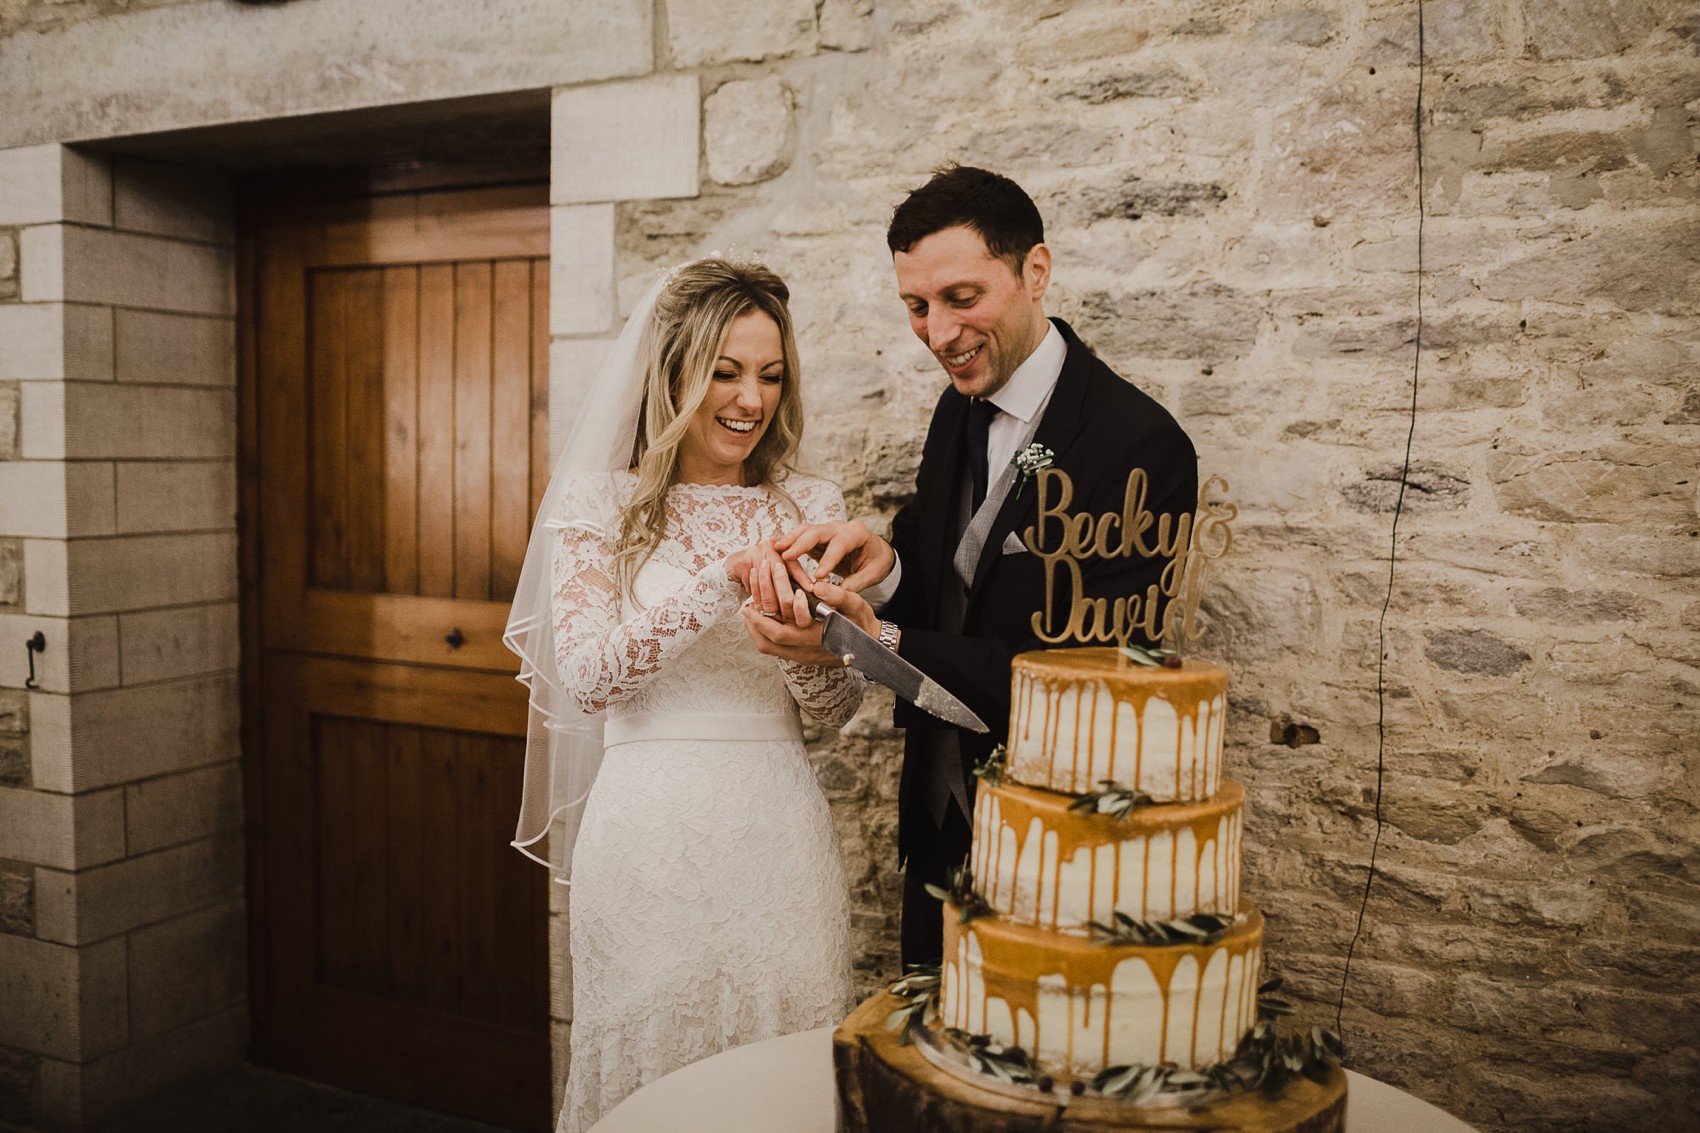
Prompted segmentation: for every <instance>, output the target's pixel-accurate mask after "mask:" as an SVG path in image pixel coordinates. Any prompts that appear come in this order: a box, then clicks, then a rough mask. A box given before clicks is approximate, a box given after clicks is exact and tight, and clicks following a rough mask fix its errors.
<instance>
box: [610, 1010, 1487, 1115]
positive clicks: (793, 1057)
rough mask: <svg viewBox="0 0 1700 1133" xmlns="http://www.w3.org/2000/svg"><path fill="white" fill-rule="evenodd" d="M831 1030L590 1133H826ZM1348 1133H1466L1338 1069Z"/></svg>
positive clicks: (731, 1067) (719, 1058)
mask: <svg viewBox="0 0 1700 1133" xmlns="http://www.w3.org/2000/svg"><path fill="white" fill-rule="evenodd" d="M832 1031H833V1028H831V1027H820V1028H818V1029H816V1030H813V1031H801V1032H799V1033H797V1034H794V1035H781V1036H780V1037H779V1038H776V1039H768V1040H767V1041H766V1042H759V1043H751V1044H750V1045H749V1046H740V1047H735V1048H733V1049H732V1050H728V1051H725V1052H724V1053H721V1054H717V1055H715V1056H714V1057H713V1058H705V1059H703V1060H702V1061H701V1062H694V1063H692V1064H691V1065H689V1066H686V1067H685V1068H683V1069H682V1070H675V1071H674V1072H673V1073H671V1074H669V1075H667V1076H666V1077H665V1078H660V1079H657V1080H656V1081H654V1082H651V1083H650V1084H649V1085H647V1086H645V1087H643V1088H642V1089H641V1090H639V1091H638V1092H637V1093H635V1094H633V1095H632V1096H631V1097H629V1098H627V1099H626V1100H625V1101H623V1102H621V1103H620V1104H619V1105H618V1106H616V1107H614V1109H613V1111H612V1112H610V1113H609V1114H608V1115H607V1116H606V1117H604V1118H603V1119H602V1120H601V1121H599V1122H597V1123H596V1125H595V1126H594V1127H592V1133H682V1131H684V1130H690V1131H691V1133H748V1131H749V1130H751V1129H760V1130H763V1131H764V1133H834V1129H833V1125H834V1121H835V1118H834V1108H833V1106H834V1100H835V1099H834V1098H833V1084H832ZM1346 1078H1347V1086H1346V1129H1347V1130H1348V1133H1472V1128H1473V1127H1472V1126H1469V1125H1466V1124H1464V1123H1463V1122H1462V1121H1459V1120H1458V1119H1457V1118H1456V1117H1453V1116H1451V1115H1450V1114H1448V1113H1446V1112H1445V1111H1444V1110H1439V1109H1436V1108H1435V1107H1434V1106H1432V1105H1429V1104H1428V1103H1427V1102H1425V1101H1420V1100H1418V1099H1417V1098H1413V1097H1412V1096H1411V1095H1410V1094H1407V1093H1405V1092H1404V1091H1403V1090H1400V1089H1397V1088H1395V1087H1393V1086H1389V1085H1387V1084H1386V1083H1384V1082H1377V1081H1376V1080H1375V1079H1374V1078H1365V1077H1364V1076H1363V1075H1362V1074H1357V1073H1354V1072H1352V1071H1350V1070H1348V1071H1346Z"/></svg>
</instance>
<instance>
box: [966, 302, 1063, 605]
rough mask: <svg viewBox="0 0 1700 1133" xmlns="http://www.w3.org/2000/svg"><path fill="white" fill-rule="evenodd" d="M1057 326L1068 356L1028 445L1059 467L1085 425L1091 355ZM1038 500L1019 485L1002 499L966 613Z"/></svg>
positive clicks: (1032, 514)
mask: <svg viewBox="0 0 1700 1133" xmlns="http://www.w3.org/2000/svg"><path fill="white" fill-rule="evenodd" d="M1057 326H1058V329H1060V330H1061V331H1062V333H1063V337H1064V338H1065V339H1066V340H1067V341H1068V357H1067V358H1065V359H1064V360H1063V368H1062V372H1061V373H1060V374H1058V375H1057V386H1056V390H1055V391H1054V392H1053V393H1052V394H1051V402H1050V404H1049V405H1048V406H1046V407H1045V414H1044V416H1043V417H1041V418H1040V419H1039V427H1038V429H1036V430H1035V431H1034V433H1033V440H1032V442H1031V443H1033V444H1036V445H1044V446H1045V447H1046V448H1048V449H1050V450H1051V451H1052V452H1054V453H1056V454H1057V464H1058V465H1059V466H1060V465H1063V464H1064V463H1065V460H1064V458H1065V457H1066V456H1067V455H1068V450H1069V446H1070V445H1071V444H1073V443H1074V439H1075V437H1077V436H1079V435H1080V430H1081V429H1082V428H1084V427H1085V425H1086V414H1085V412H1084V410H1085V405H1086V373H1087V366H1088V365H1089V364H1090V362H1091V355H1090V354H1088V353H1087V351H1086V347H1085V346H1083V345H1081V342H1080V340H1079V339H1078V338H1076V337H1075V335H1074V332H1073V331H1072V330H1071V329H1069V327H1068V326H1067V325H1066V324H1064V323H1062V322H1061V321H1058V323H1057ZM958 463H960V462H958ZM1018 488H1019V490H1018ZM1038 499H1039V493H1038V492H1037V491H1036V490H1035V489H1034V486H1033V484H1031V483H1029V484H1027V485H1026V486H1025V487H1024V488H1021V487H1020V486H1019V485H1017V486H1015V487H1011V488H1010V490H1009V494H1008V495H1006V496H1005V497H1004V500H1003V506H1002V507H1000V508H999V509H998V515H997V518H996V519H995V520H993V521H992V526H991V529H990V530H989V531H987V532H986V543H985V549H984V550H982V551H981V553H980V561H979V562H978V563H977V564H976V565H975V568H974V583H973V585H972V586H970V587H969V590H968V607H969V610H970V611H972V609H973V607H974V600H975V598H976V597H978V595H979V593H980V589H981V583H983V582H985V581H986V575H987V573H988V572H989V571H990V570H991V569H992V564H993V563H995V562H997V560H998V556H999V555H1001V554H1002V553H1003V541H1004V537H1005V536H1007V535H1008V534H1009V533H1010V532H1011V531H1014V530H1016V528H1017V527H1018V526H1020V527H1026V526H1028V525H1029V524H1030V523H1031V521H1032V520H1033V519H1034V518H1036V516H1037V513H1038Z"/></svg>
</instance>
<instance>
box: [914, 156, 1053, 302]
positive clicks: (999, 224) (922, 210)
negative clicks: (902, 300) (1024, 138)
mask: <svg viewBox="0 0 1700 1133" xmlns="http://www.w3.org/2000/svg"><path fill="white" fill-rule="evenodd" d="M957 227H963V228H972V229H973V230H974V231H975V232H978V233H979V234H980V239H982V240H984V241H985V242H986V250H987V251H988V252H990V253H991V254H992V255H994V256H996V257H997V258H998V259H1000V260H1002V261H1003V262H1004V263H1006V264H1008V265H1009V267H1010V270H1011V271H1013V272H1015V274H1016V275H1020V274H1021V266H1022V264H1024V263H1025V262H1026V261H1027V253H1028V252H1030V251H1032V249H1033V245H1035V244H1042V243H1044V240H1045V222H1044V221H1043V220H1041V219H1040V218H1039V209H1038V206H1036V205H1035V204H1034V203H1033V198H1032V197H1029V196H1028V195H1027V194H1026V192H1025V191H1023V189H1022V188H1021V186H1020V185H1017V184H1016V183H1015V182H1014V181H1011V180H1010V179H1009V178H1008V177H1004V176H1002V175H1001V174H997V173H993V172H991V171H990V170H986V169H976V168H974V167H973V166H972V165H957V164H955V163H954V162H953V163H951V164H949V165H941V166H940V167H939V168H937V169H935V170H933V176H932V179H931V180H930V181H928V182H927V183H926V184H925V185H922V186H921V187H920V188H919V189H916V190H914V191H913V192H911V193H910V194H909V195H908V196H907V197H904V198H903V202H902V203H901V204H899V205H898V206H897V208H896V209H894V210H893V211H892V214H891V227H889V228H887V229H886V231H885V243H886V246H887V247H888V248H890V249H891V251H892V253H893V254H896V253H898V252H907V251H908V250H909V249H910V248H913V247H914V246H915V245H916V244H917V243H918V242H920V241H921V240H923V239H925V238H926V237H928V236H931V235H932V234H933V233H935V232H942V231H944V230H945V229H946V228H957Z"/></svg>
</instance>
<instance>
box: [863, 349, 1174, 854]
mask: <svg viewBox="0 0 1700 1133" xmlns="http://www.w3.org/2000/svg"><path fill="white" fill-rule="evenodd" d="M1051 321H1052V322H1053V323H1055V324H1056V326H1057V329H1058V330H1059V331H1061V332H1062V336H1063V338H1064V340H1066V342H1067V343H1068V356H1067V358H1066V360H1065V361H1064V362H1063V368H1062V372H1061V374H1060V375H1059V376H1058V378H1057V386H1056V390H1055V392H1054V393H1053V394H1052V395H1051V401H1050V404H1049V405H1048V406H1047V407H1046V409H1045V415H1044V418H1043V419H1042V420H1041V421H1040V422H1039V427H1038V430H1037V432H1036V433H1035V434H1034V437H1033V441H1034V443H1036V444H1042V445H1045V446H1046V447H1048V448H1050V449H1051V450H1052V451H1053V452H1055V453H1056V467H1058V468H1060V469H1062V470H1064V471H1066V472H1067V473H1068V474H1069V475H1070V476H1071V477H1072V478H1073V481H1074V498H1073V502H1072V504H1071V505H1070V510H1071V511H1080V510H1089V511H1091V512H1092V513H1093V514H1094V515H1099V514H1102V513H1103V512H1106V511H1114V512H1118V513H1119V512H1120V511H1121V508H1122V497H1123V492H1124V489H1125V486H1126V482H1127V474H1128V472H1129V471H1130V470H1131V469H1133V468H1137V467H1143V468H1144V469H1145V471H1146V475H1147V476H1148V477H1149V478H1150V492H1149V495H1148V497H1147V501H1148V503H1147V506H1148V507H1149V509H1150V510H1151V511H1152V512H1153V513H1155V514H1157V515H1163V514H1165V513H1170V514H1175V515H1180V514H1187V513H1191V512H1192V511H1193V510H1194V508H1195V507H1196V505H1197V501H1198V460H1197V457H1196V455H1195V454H1194V452H1193V447H1192V441H1191V440H1189V439H1188V437H1187V435H1186V433H1185V432H1184V431H1183V430H1182V429H1181V427H1180V425H1178V424H1177V423H1176V422H1175V419H1174V418H1173V417H1171V416H1170V415H1169V413H1168V411H1167V410H1165V409H1164V408H1163V407H1162V406H1161V405H1158V404H1157V403H1156V402H1155V401H1153V400H1152V399H1151V398H1150V397H1148V396H1147V395H1146V394H1144V393H1141V392H1140V391H1139V390H1137V389H1135V388H1134V387H1133V386H1131V385H1129V384H1128V383H1127V382H1125V381H1123V380H1122V379H1121V378H1119V377H1118V376H1116V374H1115V372H1114V371H1112V370H1111V369H1110V368H1109V367H1108V366H1106V365H1104V363H1103V362H1101V361H1099V360H1098V358H1097V356H1096V355H1094V354H1093V353H1092V352H1091V351H1090V350H1088V349H1087V348H1086V346H1084V345H1083V344H1082V343H1081V341H1080V338H1079V337H1078V336H1077V335H1076V334H1075V333H1074V331H1073V330H1072V329H1071V328H1070V327H1069V326H1068V324H1066V323H1064V322H1063V321H1062V320H1060V319H1053V320H1051ZM968 400H969V399H968V398H966V397H964V396H962V395H961V394H959V393H957V392H956V390H955V389H954V388H947V389H946V390H945V391H944V395H943V396H942V397H940V398H939V403H938V405H937V407H936V408H935V409H934V410H933V420H932V425H931V426H930V427H929V428H928V430H927V440H926V443H925V445H924V446H923V448H922V449H921V467H920V471H919V472H918V473H917V474H916V478H915V498H914V499H913V500H912V501H911V502H910V503H908V504H907V505H905V506H904V507H903V509H902V510H901V511H899V512H898V513H897V516H896V517H895V518H894V519H893V521H892V537H891V542H892V546H893V547H894V548H895V549H896V551H897V553H898V554H899V555H900V556H901V557H902V561H903V577H902V580H901V582H900V583H899V585H898V588H897V592H896V593H895V594H894V595H892V598H891V601H890V602H888V603H887V604H886V605H885V606H884V607H883V609H882V610H881V616H882V617H884V618H885V619H886V620H888V621H893V622H896V623H897V624H898V625H899V626H900V627H901V628H902V631H903V635H902V639H901V641H900V642H899V645H898V652H899V653H900V654H902V656H903V657H904V658H906V659H907V660H908V661H909V662H910V663H911V664H913V665H915V666H916V667H917V668H919V669H920V670H921V671H922V672H924V673H926V674H927V675H928V676H930V677H932V678H933V679H934V680H936V681H938V682H939V683H940V684H942V685H943V686H944V687H945V688H947V689H949V690H950V691H951V692H953V693H955V694H956V695H957V696H958V697H960V698H961V699H962V701H963V702H964V703H966V704H967V705H968V707H970V708H972V709H973V710H974V712H975V713H976V714H977V715H978V716H979V717H980V718H981V719H982V720H984V721H985V722H986V723H987V724H988V725H989V726H990V727H991V729H992V731H991V734H990V735H985V736H980V735H976V734H974V733H972V732H963V733H962V739H961V748H962V758H963V770H964V773H965V774H966V775H968V783H969V785H970V788H972V786H973V784H974V782H975V780H974V778H973V776H972V774H971V772H972V770H973V768H974V766H975V764H977V763H978V762H979V761H980V760H981V759H982V758H984V757H985V756H986V755H987V754H988V753H989V752H990V751H991V750H992V748H993V747H994V746H996V745H997V744H1000V743H1002V742H1004V739H1005V737H1006V735H1007V733H1008V730H1009V681H1010V661H1011V659H1013V658H1014V656H1015V655H1016V654H1017V653H1020V652H1023V651H1025V650H1029V649H1041V648H1050V646H1047V645H1046V644H1045V643H1044V642H1042V641H1040V640H1039V639H1038V638H1037V637H1036V636H1035V635H1034V633H1033V627H1032V622H1031V618H1032V616H1033V614H1034V612H1035V611H1036V610H1038V609H1039V608H1040V607H1041V606H1042V605H1043V604H1044V595H1045V583H1044V568H1043V563H1042V561H1041V560H1040V558H1039V556H1037V555H1034V554H1031V553H1025V552H1021V553H1011V554H1004V553H1002V545H1003V543H1004V537H1005V536H1006V535H1008V534H1009V533H1010V532H1016V533H1017V534H1018V536H1019V534H1020V533H1024V532H1025V531H1026V530H1027V528H1028V527H1030V526H1032V524H1033V522H1034V520H1035V519H1036V518H1037V499H1038V492H1037V491H1036V490H1035V486H1034V485H1033V484H1031V483H1029V484H1028V485H1027V486H1026V487H1025V489H1024V490H1022V491H1021V492H1020V494H1019V495H1018V494H1017V492H1016V491H1015V489H1013V488H1012V489H1011V490H1010V493H1009V495H1008V496H1006V497H1005V499H1004V502H1003V506H1002V508H1001V509H1000V510H999V512H998V516H997V521H996V523H995V524H994V525H993V526H992V529H991V531H990V533H989V535H988V537H987V539H986V549H985V552H984V553H983V554H982V555H981V558H980V563H979V568H978V570H977V571H976V572H975V578H974V584H973V585H972V586H971V587H970V588H969V591H968V604H967V609H966V611H965V613H964V617H963V631H962V633H960V634H951V633H944V632H941V630H940V629H939V616H940V615H939V610H940V607H941V603H940V597H941V595H942V594H943V593H944V587H945V586H946V585H953V584H956V575H955V570H954V568H953V567H952V565H951V558H952V556H953V555H954V554H955V552H956V546H955V539H954V538H953V536H954V535H955V527H956V516H955V515H953V510H954V508H955V507H956V506H957V505H956V501H957V500H958V499H959V498H960V497H959V492H960V487H959V483H958V481H959V477H960V476H961V473H962V449H963V445H964V434H965V428H966V421H967V415H968ZM998 471H999V470H997V469H993V470H992V471H991V475H992V478H993V479H996V477H997V473H998ZM1082 565H1083V567H1084V574H1083V583H1082V584H1083V587H1084V589H1085V591H1086V593H1087V594H1089V595H1093V596H1100V595H1101V596H1105V597H1109V598H1115V597H1118V596H1127V595H1134V594H1138V595H1144V594H1145V593H1146V588H1147V587H1148V586H1149V585H1150V584H1151V583H1153V582H1155V581H1156V580H1157V577H1158V575H1160V574H1161V573H1162V571H1163V568H1164V566H1166V565H1167V560H1166V559H1161V558H1152V559H1142V558H1139V557H1138V556H1137V555H1135V556H1130V557H1127V558H1111V559H1107V560H1105V559H1098V558H1093V559H1088V560H1087V561H1086V562H1085V563H1084V564H1082ZM1059 604H1060V603H1059ZM1065 615H1066V609H1059V610H1058V617H1062V616H1065ZM894 723H895V724H896V725H897V726H898V727H901V728H905V729H907V736H906V738H905V745H904V760H903V778H902V782H901V785H900V787H899V793H898V854H899V858H900V860H904V859H907V857H908V855H909V854H910V852H911V851H912V850H913V849H914V848H915V846H916V839H919V838H928V839H931V838H933V837H935V836H936V834H937V828H936V827H935V826H934V824H933V820H932V817H931V815H930V814H928V813H927V807H926V803H925V801H924V798H923V794H924V791H923V784H922V764H921V760H922V759H923V758H924V752H925V750H926V749H925V745H924V737H923V735H922V732H923V731H925V730H926V729H930V728H949V727H950V725H948V724H946V723H944V722H943V721H942V720H940V719H938V718H937V717H936V716H932V715H930V714H928V713H925V712H922V711H921V710H920V709H918V708H916V707H915V706H914V705H912V704H909V703H908V702H907V701H903V700H899V701H898V702H897V710H896V712H895V714H894ZM964 849H966V848H964Z"/></svg>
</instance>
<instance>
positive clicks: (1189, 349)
mask: <svg viewBox="0 0 1700 1133" xmlns="http://www.w3.org/2000/svg"><path fill="white" fill-rule="evenodd" d="M1261 318H1262V313H1261V309H1260V307H1259V304H1258V303H1257V300H1256V299H1255V298H1253V297H1252V296H1251V295H1248V294H1245V293H1244V292H1241V291H1237V290H1235V289H1233V288H1230V287H1224V286H1222V285H1220V284H1215V283H1207V284H1201V285H1198V286H1195V287H1186V288H1173V289H1164V290H1161V291H1157V290H1151V291H1137V292H1130V293H1112V292H1096V291H1095V292H1088V293H1086V294H1084V295H1082V296H1081V297H1080V319H1079V327H1078V329H1079V331H1080V333H1081V334H1082V335H1083V336H1085V337H1086V338H1088V339H1089V340H1090V341H1091V343H1092V345H1093V346H1094V348H1096V349H1097V350H1099V351H1100V352H1101V353H1103V354H1104V355H1105V356H1106V357H1107V358H1109V359H1112V360H1113V361H1112V362H1111V364H1112V365H1114V364H1115V361H1119V360H1124V359H1132V358H1186V359H1197V360H1199V361H1202V362H1221V361H1224V360H1226V359H1229V358H1238V357H1241V356H1243V355H1245V354H1246V353H1248V352H1250V350H1251V347H1252V344H1253V343H1254V342H1256V340H1257V326H1258V323H1259V321H1260V320H1261ZM1130 372H1131V371H1130Z"/></svg>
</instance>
